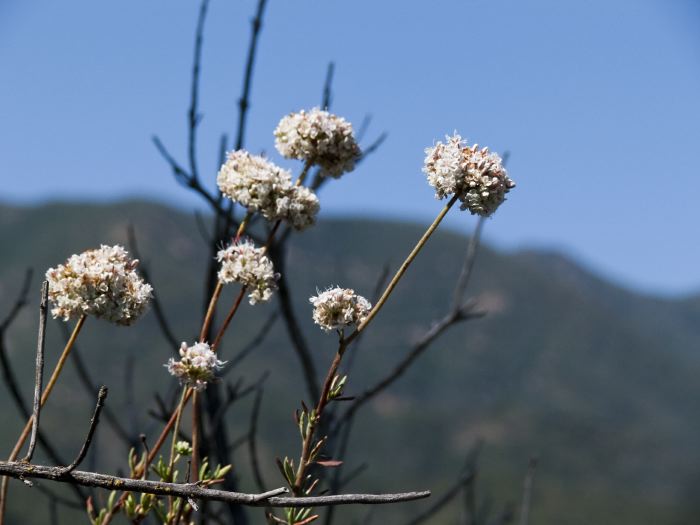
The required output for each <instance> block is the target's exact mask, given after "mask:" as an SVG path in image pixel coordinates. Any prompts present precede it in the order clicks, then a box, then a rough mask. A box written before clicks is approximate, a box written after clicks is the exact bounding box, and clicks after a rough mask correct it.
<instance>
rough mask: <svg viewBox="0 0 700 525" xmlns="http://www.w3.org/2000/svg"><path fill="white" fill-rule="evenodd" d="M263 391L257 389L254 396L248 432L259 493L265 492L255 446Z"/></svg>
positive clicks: (259, 388) (249, 450) (249, 447)
mask: <svg viewBox="0 0 700 525" xmlns="http://www.w3.org/2000/svg"><path fill="white" fill-rule="evenodd" d="M262 396H263V389H262V387H258V392H257V394H256V395H255V401H254V402H253V410H252V411H251V414H250V430H249V431H248V452H249V455H250V466H251V469H252V471H253V478H254V479H255V483H256V484H257V486H258V490H259V491H261V492H262V491H264V490H265V481H264V480H263V477H262V472H261V471H260V463H259V460H258V446H257V442H256V440H257V433H258V418H259V416H260V405H261V404H262Z"/></svg>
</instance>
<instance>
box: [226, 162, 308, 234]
mask: <svg viewBox="0 0 700 525" xmlns="http://www.w3.org/2000/svg"><path fill="white" fill-rule="evenodd" d="M217 184H218V186H219V189H220V190H221V193H223V194H224V195H225V196H226V197H228V198H229V199H231V200H233V201H235V202H238V203H239V204H241V205H242V206H244V207H245V208H247V209H248V211H249V212H259V213H261V214H262V215H263V216H264V217H265V218H266V219H267V220H269V221H277V220H287V221H289V223H290V224H291V225H292V226H293V227H294V228H295V229H297V230H302V229H304V228H306V227H307V226H310V225H312V224H313V223H314V222H315V220H316V214H317V213H318V210H319V203H318V198H317V197H316V195H315V194H314V193H313V192H312V191H311V190H309V189H308V188H302V187H298V186H294V185H293V184H292V176H291V173H290V172H289V171H287V170H285V169H282V168H280V167H278V166H276V165H275V164H273V163H272V162H270V161H269V160H267V159H266V158H264V157H261V156H259V155H251V154H250V153H249V152H247V151H245V150H238V151H232V152H230V153H229V154H228V157H227V159H226V162H225V163H224V164H223V166H221V169H220V170H219V175H218V177H217Z"/></svg>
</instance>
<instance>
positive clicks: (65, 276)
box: [46, 245, 153, 325]
mask: <svg viewBox="0 0 700 525" xmlns="http://www.w3.org/2000/svg"><path fill="white" fill-rule="evenodd" d="M137 266H138V260H137V259H130V258H129V254H128V252H127V251H126V250H125V249H124V248H122V247H121V246H119V245H116V246H106V245H102V246H100V248H98V249H96V250H88V251H85V252H83V253H81V254H79V255H72V256H71V257H70V258H69V259H68V260H67V261H66V262H65V263H64V264H60V265H58V266H57V267H56V268H49V269H48V271H47V272H46V279H47V281H48V282H49V299H50V300H51V302H52V304H53V308H52V309H51V314H52V315H53V316H54V317H55V318H58V317H61V318H63V320H64V321H68V320H70V319H75V318H77V317H80V316H81V315H83V314H86V315H92V316H94V317H97V318H100V319H105V320H107V321H110V322H113V323H116V324H119V325H130V324H132V323H133V322H134V321H135V320H136V319H137V318H138V317H139V316H140V315H141V314H142V313H143V312H144V311H145V310H146V307H147V306H148V302H149V300H150V299H151V297H152V296H153V288H152V287H151V285H150V284H147V283H146V282H144V281H143V279H141V277H140V276H139V275H138V274H137V273H136V267H137Z"/></svg>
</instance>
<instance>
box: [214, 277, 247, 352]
mask: <svg viewBox="0 0 700 525" xmlns="http://www.w3.org/2000/svg"><path fill="white" fill-rule="evenodd" d="M247 289H248V287H247V286H243V287H242V288H241V291H240V292H239V293H238V297H236V300H235V302H234V303H233V306H232V307H231V309H230V310H229V312H228V314H227V315H226V319H224V323H223V324H222V325H221V328H220V329H219V333H217V334H216V337H215V338H214V342H213V343H212V345H211V349H212V350H213V351H216V350H215V349H216V348H218V347H219V343H221V339H222V338H223V337H224V333H225V332H226V329H227V328H228V326H229V325H230V324H231V320H232V319H233V316H234V315H236V312H237V311H238V307H239V306H240V305H241V302H242V301H243V296H245V293H246V290H247Z"/></svg>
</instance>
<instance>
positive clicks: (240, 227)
mask: <svg viewBox="0 0 700 525" xmlns="http://www.w3.org/2000/svg"><path fill="white" fill-rule="evenodd" d="M252 217H253V212H251V211H249V212H248V213H246V214H245V217H243V220H242V221H241V223H240V224H239V225H238V230H236V238H235V239H234V240H233V242H238V241H239V240H240V239H241V237H242V236H243V233H245V229H246V228H247V227H248V224H249V223H250V219H251V218H252Z"/></svg>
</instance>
